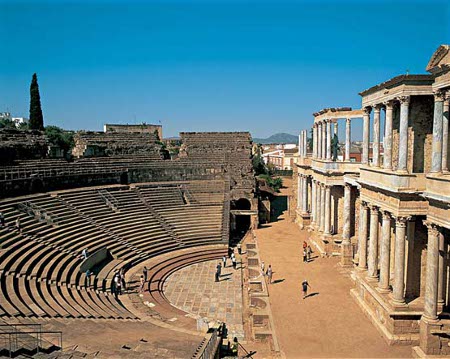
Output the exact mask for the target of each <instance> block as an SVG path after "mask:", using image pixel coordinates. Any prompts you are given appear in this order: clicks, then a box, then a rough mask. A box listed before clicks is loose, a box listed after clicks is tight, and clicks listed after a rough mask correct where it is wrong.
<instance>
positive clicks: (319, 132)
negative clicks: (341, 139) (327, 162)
mask: <svg viewBox="0 0 450 359" xmlns="http://www.w3.org/2000/svg"><path fill="white" fill-rule="evenodd" d="M317 158H320V159H321V158H322V123H321V122H319V123H317Z"/></svg>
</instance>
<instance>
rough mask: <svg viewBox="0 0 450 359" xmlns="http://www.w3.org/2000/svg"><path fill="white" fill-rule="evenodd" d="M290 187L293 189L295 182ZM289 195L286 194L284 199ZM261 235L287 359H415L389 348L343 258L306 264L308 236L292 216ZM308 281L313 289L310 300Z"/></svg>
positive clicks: (407, 350)
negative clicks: (304, 286) (356, 293)
mask: <svg viewBox="0 0 450 359" xmlns="http://www.w3.org/2000/svg"><path fill="white" fill-rule="evenodd" d="M284 182H285V185H286V186H290V185H291V183H290V182H291V181H290V180H289V179H288V180H285V181H284ZM289 193H290V188H285V189H283V190H282V193H281V195H287V194H289ZM255 234H256V236H257V240H258V244H259V248H260V255H261V259H262V260H263V261H265V264H266V267H267V266H268V265H269V264H271V265H272V268H273V271H274V277H273V279H274V280H275V281H277V280H280V282H278V283H276V284H272V285H270V287H269V291H270V303H271V308H272V313H273V316H274V320H275V327H276V333H277V337H278V340H279V342H280V346H281V350H282V351H283V353H284V354H285V356H286V357H287V358H400V357H403V358H404V357H411V354H412V351H411V347H408V346H389V345H388V344H387V343H386V342H385V341H384V339H383V338H382V336H381V334H379V332H378V331H377V330H376V328H375V327H374V326H373V324H372V323H371V322H370V320H369V319H368V318H367V317H366V316H365V315H364V314H363V312H362V311H361V310H360V308H359V307H358V306H357V304H356V303H355V302H354V301H353V299H352V298H351V296H350V289H351V287H352V282H351V280H350V278H349V274H348V273H347V272H345V271H344V270H343V269H342V268H341V267H340V266H339V264H338V263H339V259H338V258H319V257H316V255H317V252H316V253H313V260H312V261H311V262H310V263H303V262H302V257H301V252H302V249H301V245H302V243H303V240H307V238H308V233H307V232H306V231H300V230H299V228H298V226H297V225H296V224H295V223H293V222H292V221H291V220H290V219H289V218H288V214H287V211H285V212H284V213H283V214H282V215H281V216H280V217H279V218H278V221H277V222H273V223H270V224H269V225H267V226H266V227H265V228H261V229H258V230H256V231H255ZM307 241H308V240H307ZM313 250H314V247H313ZM314 257H315V258H314ZM304 279H307V280H308V282H309V284H310V285H311V289H310V291H309V294H310V297H308V298H306V299H303V295H302V290H301V282H302V281H303V280H304Z"/></svg>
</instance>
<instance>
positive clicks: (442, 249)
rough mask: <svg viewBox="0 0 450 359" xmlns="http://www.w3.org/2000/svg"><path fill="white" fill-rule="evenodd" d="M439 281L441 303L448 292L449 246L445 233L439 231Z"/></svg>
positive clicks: (441, 303)
mask: <svg viewBox="0 0 450 359" xmlns="http://www.w3.org/2000/svg"><path fill="white" fill-rule="evenodd" d="M438 237H439V270H438V272H439V274H438V278H439V283H438V303H439V304H440V305H444V304H445V294H446V293H445V292H446V289H447V287H446V284H447V283H446V279H447V273H446V270H445V268H446V265H447V263H446V257H447V246H446V243H445V238H444V234H443V233H442V232H439V236H438Z"/></svg>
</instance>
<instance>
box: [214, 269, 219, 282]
mask: <svg viewBox="0 0 450 359" xmlns="http://www.w3.org/2000/svg"><path fill="white" fill-rule="evenodd" d="M218 281H219V270H218V269H216V273H215V274H214V282H218Z"/></svg>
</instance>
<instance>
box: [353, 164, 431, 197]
mask: <svg viewBox="0 0 450 359" xmlns="http://www.w3.org/2000/svg"><path fill="white" fill-rule="evenodd" d="M359 182H360V183H362V184H365V185H368V186H372V187H376V188H380V189H384V190H387V191H390V192H395V193H417V192H423V191H425V188H426V181H425V173H401V172H396V171H391V170H387V169H384V168H379V167H369V166H367V165H363V166H361V172H360V177H359Z"/></svg>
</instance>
